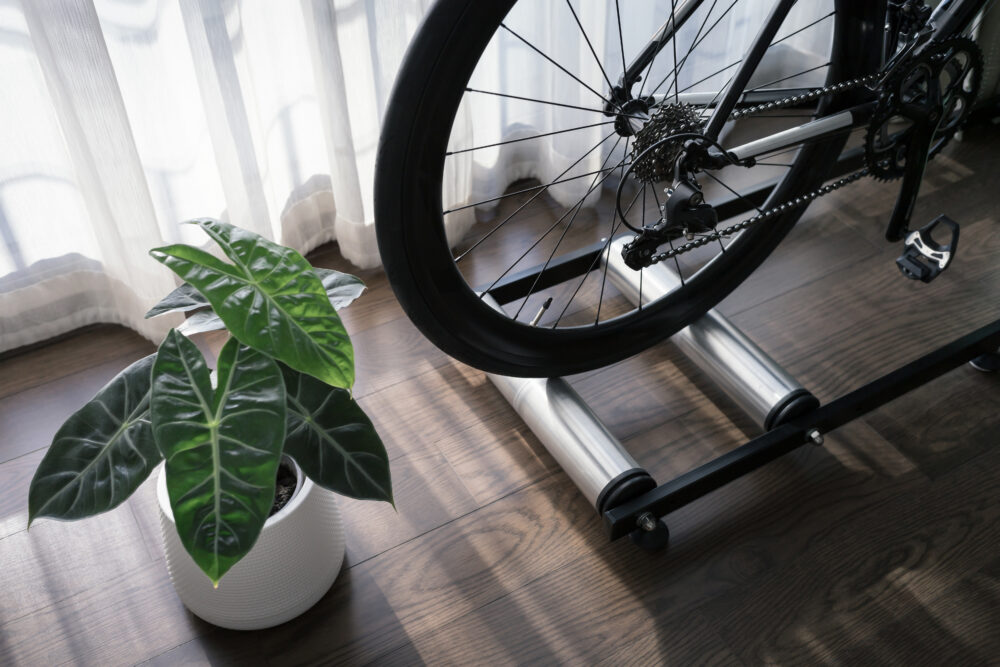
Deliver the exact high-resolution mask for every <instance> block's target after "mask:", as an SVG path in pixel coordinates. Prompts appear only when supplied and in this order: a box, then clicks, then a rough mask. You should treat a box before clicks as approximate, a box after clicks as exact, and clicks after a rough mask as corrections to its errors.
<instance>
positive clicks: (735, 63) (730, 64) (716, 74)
mask: <svg viewBox="0 0 1000 667" xmlns="http://www.w3.org/2000/svg"><path fill="white" fill-rule="evenodd" d="M741 62H743V61H742V60H737V61H736V62H734V63H729V64H728V65H726V66H725V67H723V68H722V69H720V70H716V71H714V72H712V73H711V74H709V75H708V76H706V77H705V78H704V79H699V80H697V81H695V82H694V83H692V84H691V85H690V86H686V87H685V88H681V90H680V92H678V95H679V94H680V93H686V92H687V91H689V90H691V89H692V88H694V87H695V86H697V85H698V84H699V83H704V82H706V81H708V80H709V79H711V78H712V77H713V76H718V75H719V74H722V73H723V72H725V71H726V70H727V69H730V68H732V67H736V66H737V65H739V64H740V63H741ZM727 85H728V84H727ZM725 88H726V86H723V87H722V88H720V89H719V92H721V91H722V90H724V89H725ZM719 92H717V93H716V94H715V97H714V98H712V101H713V102H714V101H715V100H716V99H717V98H718V96H719ZM706 106H711V104H708V105H706Z"/></svg>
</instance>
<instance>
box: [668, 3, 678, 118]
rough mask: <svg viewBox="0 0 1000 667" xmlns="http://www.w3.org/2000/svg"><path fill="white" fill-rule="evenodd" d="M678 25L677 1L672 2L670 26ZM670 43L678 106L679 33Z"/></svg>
mask: <svg viewBox="0 0 1000 667" xmlns="http://www.w3.org/2000/svg"><path fill="white" fill-rule="evenodd" d="M676 24H677V0H670V25H676ZM670 43H671V45H672V46H673V47H674V104H677V102H678V96H679V95H680V93H679V92H677V32H676V31H674V34H673V35H672V36H671V38H670Z"/></svg>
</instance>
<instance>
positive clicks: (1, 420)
mask: <svg viewBox="0 0 1000 667" xmlns="http://www.w3.org/2000/svg"><path fill="white" fill-rule="evenodd" d="M143 356H145V355H144V354H143V353H142V352H139V353H136V352H134V351H132V352H128V353H127V354H125V355H121V356H117V357H113V358H111V360H109V361H105V362H102V363H100V364H96V365H94V366H93V367H91V368H87V369H84V370H81V371H78V372H76V373H71V374H69V375H66V376H64V377H61V378H58V379H52V380H50V381H49V382H46V383H45V384H40V385H36V386H34V387H31V388H30V389H25V390H24V391H21V392H18V393H16V394H13V395H11V396H7V397H6V398H4V399H3V400H0V463H3V462H4V461H9V460H11V459H14V458H17V457H19V456H23V455H24V454H27V453H29V452H33V451H35V450H37V449H41V448H43V447H46V448H47V447H48V446H49V445H50V444H51V443H52V437H53V436H54V435H55V434H56V431H58V430H59V427H60V426H62V423H63V422H64V421H66V419H67V418H68V417H69V416H70V415H71V414H73V413H74V412H76V411H77V410H79V409H80V408H81V407H83V405H84V404H85V403H86V402H87V401H89V400H90V399H91V398H93V397H94V394H96V393H97V391H98V390H99V389H100V388H101V387H103V386H104V385H105V384H107V382H108V381H109V380H111V378H113V377H114V376H115V375H117V374H118V373H119V372H121V370H122V369H124V368H125V367H126V366H128V365H129V364H130V363H132V362H133V361H136V360H138V359H141V358H142V357H143Z"/></svg>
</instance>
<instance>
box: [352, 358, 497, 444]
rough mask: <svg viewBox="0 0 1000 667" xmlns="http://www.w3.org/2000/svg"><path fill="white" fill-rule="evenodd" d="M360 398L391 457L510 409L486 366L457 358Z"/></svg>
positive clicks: (441, 438) (437, 440) (435, 440)
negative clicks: (480, 367) (480, 368)
mask: <svg viewBox="0 0 1000 667" xmlns="http://www.w3.org/2000/svg"><path fill="white" fill-rule="evenodd" d="M358 404H359V405H361V407H362V408H364V410H365V412H366V413H367V414H368V416H369V417H370V418H371V420H372V423H373V424H374V425H375V429H376V430H377V431H378V433H379V435H380V436H381V438H382V440H383V442H385V446H386V450H387V451H388V453H389V458H390V460H392V459H395V458H397V457H400V456H403V455H404V454H407V453H417V454H419V453H421V452H425V451H427V447H429V446H433V445H435V444H436V443H438V442H440V441H441V440H443V439H445V438H447V437H449V436H452V435H455V434H457V433H460V432H462V431H464V430H466V429H469V428H472V427H473V426H475V425H477V424H479V423H480V422H481V421H482V420H484V419H489V418H490V417H492V416H493V415H495V414H497V413H498V412H503V411H506V410H508V409H509V408H508V406H507V403H506V401H504V400H503V397H502V396H501V395H500V393H499V392H498V391H497V390H496V389H495V388H494V387H493V385H492V383H490V381H489V380H487V379H486V375H485V374H484V373H483V372H482V371H478V370H475V369H473V368H471V367H469V366H466V365H464V364H462V363H459V362H457V361H454V360H449V361H448V362H447V363H445V364H442V365H441V366H438V367H436V368H433V369H431V370H429V371H426V372H424V373H421V374H420V375H416V376H414V377H412V378H409V379H407V380H403V381H402V382H399V383H396V384H394V385H390V386H388V387H386V388H385V389H383V390H381V391H377V392H374V393H371V394H368V395H366V396H363V397H361V398H359V399H358Z"/></svg>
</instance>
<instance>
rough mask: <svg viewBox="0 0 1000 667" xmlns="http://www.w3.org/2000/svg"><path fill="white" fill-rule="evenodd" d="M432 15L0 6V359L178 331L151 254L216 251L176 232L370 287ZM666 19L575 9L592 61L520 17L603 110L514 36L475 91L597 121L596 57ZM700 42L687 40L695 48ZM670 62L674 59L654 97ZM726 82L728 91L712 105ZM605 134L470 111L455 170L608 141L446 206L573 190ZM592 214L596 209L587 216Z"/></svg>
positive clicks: (734, 27)
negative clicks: (405, 76)
mask: <svg viewBox="0 0 1000 667" xmlns="http://www.w3.org/2000/svg"><path fill="white" fill-rule="evenodd" d="M771 1H772V0H744V1H743V2H741V3H739V6H738V7H737V9H735V10H733V11H732V12H729V16H728V17H727V18H726V19H725V21H723V22H722V23H721V24H720V25H719V27H718V28H717V29H716V33H717V34H716V36H715V37H713V39H715V40H716V41H714V42H711V41H710V42H708V43H706V49H705V50H703V51H702V52H701V53H699V55H698V56H697V58H693V59H692V63H691V65H690V66H689V67H687V68H686V69H685V77H688V78H686V79H683V80H681V82H680V83H681V85H687V84H689V83H691V82H693V81H694V78H691V77H695V76H696V75H699V73H704V72H706V71H707V70H706V69H705V68H707V67H710V66H711V65H713V64H717V63H718V62H719V58H723V57H728V55H729V54H731V53H738V52H739V51H740V50H741V49H742V47H743V45H744V44H745V43H746V42H747V40H748V39H749V38H750V37H751V36H752V32H753V30H755V28H756V24H755V19H756V18H759V16H760V15H761V13H762V11H763V9H764V8H765V6H766V5H769V4H770V2H771ZM430 4H431V0H405V1H404V0H299V1H298V2H294V1H292V0H282V1H281V2H278V1H277V0H7V2H5V3H0V90H3V91H4V104H3V105H0V146H2V151H0V352H2V351H5V350H10V349H12V348H17V347H19V346H22V345H26V344H29V343H33V342H36V341H39V340H43V339H45V338H47V337H51V336H55V335H58V334H60V333H63V332H66V331H68V330H71V329H73V328H76V327H79V326H83V325H86V324H90V323H94V322H117V323H121V324H124V325H126V326H129V327H131V328H133V329H135V330H136V331H138V332H140V333H141V334H142V335H145V336H147V337H149V338H150V339H152V340H154V341H158V340H159V339H160V337H161V336H162V335H163V334H164V333H165V331H166V330H167V328H168V327H169V326H171V325H174V324H176V323H177V319H176V318H175V319H173V320H170V319H169V318H167V319H164V318H156V319H153V320H145V319H143V314H144V313H145V311H146V310H147V309H148V308H149V307H150V306H151V305H153V304H154V303H155V302H156V301H157V300H158V299H159V298H160V297H161V296H162V295H164V294H165V293H166V292H168V291H169V290H170V289H171V288H172V287H173V286H174V285H175V279H174V278H173V276H172V274H171V273H170V272H169V271H168V270H167V269H165V268H164V267H162V266H160V265H159V264H158V263H157V262H155V261H154V260H152V259H151V258H150V257H149V256H148V255H147V252H148V250H149V249H150V248H152V247H155V246H158V245H163V244H168V243H175V242H185V243H195V244H204V243H205V242H206V239H204V237H202V236H201V235H200V234H199V232H198V231H197V230H196V229H195V228H193V227H190V226H184V225H180V224H179V223H180V222H181V221H183V220H186V219H191V218H196V217H204V216H211V217H218V218H221V219H223V220H227V221H229V222H232V223H234V224H237V225H239V226H241V227H245V228H248V229H251V230H253V231H255V232H257V233H259V234H262V235H264V236H266V237H268V238H271V239H275V240H277V241H279V242H281V243H284V244H286V245H290V246H292V247H295V248H296V249H298V250H300V251H302V252H307V251H309V250H311V249H312V248H314V247H316V246H318V245H320V244H322V243H325V242H328V241H333V240H336V241H337V242H338V244H339V247H340V251H341V253H342V254H343V255H344V257H346V258H347V259H349V260H350V261H351V262H353V263H354V264H355V265H357V266H359V267H372V266H376V265H377V264H378V263H379V258H378V251H377V248H376V244H375V236H374V220H373V201H372V196H373V195H372V182H373V178H374V169H375V157H376V155H375V154H376V148H377V143H378V136H379V128H380V125H381V120H382V116H383V113H384V109H385V104H386V102H387V99H388V97H389V93H390V90H391V86H392V82H393V78H394V77H395V73H396V71H397V70H398V68H399V65H400V63H401V62H402V59H403V56H404V52H405V49H406V45H407V44H408V42H409V41H410V39H411V37H412V35H413V33H414V32H415V31H416V29H417V27H418V25H419V22H420V20H421V17H422V16H423V14H424V13H425V11H426V10H427V8H428V7H429V5H430ZM715 4H716V3H704V5H705V7H706V8H707V7H708V6H709V5H711V6H713V7H714V6H715ZM806 4H808V5H809V6H808V8H802V9H797V10H796V11H799V12H800V13H803V14H804V15H810V14H813V15H818V12H819V9H818V7H819V6H821V5H825V4H827V3H825V2H817V3H799V6H800V7H802V6H803V5H806ZM670 5H671V2H670V1H669V0H650V1H649V2H642V3H633V2H630V3H628V7H629V10H630V11H629V12H627V15H626V16H624V17H623V18H624V22H623V24H622V26H621V32H619V26H618V22H617V20H616V19H617V14H616V11H615V9H616V3H615V2H613V1H611V0H584V1H580V0H573V6H574V7H575V9H576V11H577V12H578V14H579V17H580V20H581V22H582V23H583V25H584V26H585V27H586V28H587V31H588V37H589V40H590V42H591V44H590V45H588V44H587V41H586V39H584V38H583V34H582V33H581V32H580V31H579V30H578V29H577V27H576V25H575V23H574V22H573V20H572V15H571V14H570V13H568V9H567V5H566V3H564V2H554V1H553V2H548V1H547V0H538V1H537V2H522V3H519V4H518V5H517V6H516V7H515V9H514V11H513V12H512V14H511V16H510V17H508V21H507V23H508V24H509V25H510V26H512V27H514V26H517V27H516V28H515V29H516V30H518V31H519V34H521V35H522V36H523V37H525V38H526V39H528V40H529V41H531V42H532V43H534V44H537V45H538V48H540V49H542V50H543V51H545V52H546V53H547V54H550V55H551V56H552V57H553V58H555V59H556V60H558V61H560V62H562V63H565V64H567V65H569V66H570V68H571V69H572V70H573V71H576V72H579V76H580V77H581V79H582V80H583V81H584V82H585V83H586V84H587V86H589V87H590V88H592V89H593V91H589V90H588V89H587V88H585V87H583V86H581V85H580V84H579V82H577V81H574V80H573V79H572V78H570V77H567V76H566V75H565V74H564V73H562V72H560V71H559V70H557V69H555V68H553V67H550V66H548V65H546V64H545V62H544V61H541V60H539V55H538V53H537V52H533V51H532V50H531V49H530V48H528V47H527V46H526V45H525V44H524V42H523V41H521V40H520V39H519V38H518V37H516V36H515V35H513V34H508V33H506V32H503V31H501V32H499V33H498V35H497V37H496V39H495V40H494V43H493V44H492V45H491V46H490V47H489V49H488V50H487V52H486V53H485V54H484V56H483V58H482V59H481V61H480V63H479V67H478V69H477V72H476V75H475V76H474V78H473V82H474V85H476V86H477V87H481V88H483V89H487V90H494V91H498V92H504V93H509V94H516V95H524V96H528V97H535V98H541V99H559V100H562V101H563V102H567V101H570V102H573V103H575V104H578V105H579V106H584V107H587V108H592V107H597V108H600V107H601V106H602V105H603V102H602V101H601V100H600V99H599V98H598V95H597V93H595V92H594V91H605V90H606V89H607V83H606V80H605V77H604V74H603V73H602V71H601V69H600V68H599V67H597V66H596V61H595V59H594V56H593V54H592V53H591V51H590V46H593V48H594V49H595V50H596V51H597V53H598V54H600V55H601V56H602V58H604V59H605V60H606V61H607V62H617V60H620V59H621V58H622V55H623V54H622V51H624V52H625V53H624V55H625V57H626V59H627V58H631V57H634V55H635V53H636V52H637V51H638V49H640V48H641V46H642V45H643V44H645V42H646V41H647V40H648V39H649V38H650V37H651V36H652V34H654V32H655V31H656V29H657V27H658V26H659V25H661V24H662V22H663V19H664V17H665V16H667V15H669V8H670ZM721 11H722V9H721V3H720V9H719V10H718V12H721ZM696 23H697V22H696V21H692V23H691V25H689V26H685V28H684V30H683V31H682V37H681V38H680V45H681V46H682V47H683V46H684V44H685V43H686V42H685V40H689V41H690V40H692V39H693V37H694V31H695V29H696V27H697V25H696ZM810 39H812V38H810V37H808V36H806V37H803V38H796V40H798V41H802V42H803V43H805V42H808V41H809V40H810ZM796 40H790V44H791V43H794V42H795V41H796ZM713 44H714V45H713ZM713 49H714V51H713ZM672 61H673V56H672V54H667V53H666V51H664V52H663V53H661V56H660V57H658V60H657V63H656V65H655V66H654V68H653V69H652V71H651V73H650V76H649V81H650V84H651V86H652V83H653V82H655V81H659V80H660V79H661V77H663V76H664V75H666V74H667V73H669V71H670V68H671V67H672ZM713 82H714V85H716V86H719V85H721V84H722V83H723V82H724V78H723V79H719V78H718V77H716V78H715V79H711V78H710V79H709V80H708V83H707V84H704V85H712V84H713ZM644 85H645V84H644ZM668 88H669V86H668ZM647 92H649V91H648V89H647ZM661 92H662V91H661ZM574 101H575V102H574ZM607 120H608V119H607V118H606V117H604V116H603V115H601V114H600V113H597V114H596V117H595V114H594V112H592V111H581V110H579V109H570V108H565V107H556V106H551V105H544V104H532V103H529V102H524V101H518V100H514V99H510V98H499V97H495V96H492V97H491V96H485V95H484V96H473V95H469V96H467V99H466V102H464V103H463V105H462V108H461V109H460V111H459V114H458V117H457V118H456V119H455V124H454V131H453V134H452V140H451V149H452V150H461V149H465V148H471V147H476V146H481V145H483V144H488V143H495V142H500V141H508V140H510V139H512V138H518V137H528V136H530V135H532V134H536V133H540V132H552V131H554V130H556V129H561V128H565V127H572V126H576V125H588V124H589V125H594V126H593V127H586V128H584V129H581V130H579V131H575V132H571V133H564V134H556V135H553V136H552V137H549V138H547V139H545V140H544V141H533V142H527V141H526V142H519V143H513V144H506V145H504V146H502V147H496V148H492V149H487V150H476V151H472V152H468V153H462V154H460V155H456V156H454V158H453V159H449V161H448V163H447V167H446V174H445V179H444V184H443V193H442V195H443V200H444V202H445V205H446V206H464V205H468V204H475V203H476V202H480V201H482V200H488V199H490V198H493V197H496V196H497V195H498V194H500V193H502V192H503V191H504V189H505V188H506V187H507V186H508V185H509V184H510V183H511V182H513V181H515V180H518V179H523V178H537V179H539V180H541V181H548V180H555V179H557V178H565V177H572V176H575V175H579V174H582V173H585V172H591V171H594V170H597V169H599V168H600V167H601V165H602V164H607V163H608V162H607V161H608V160H619V159H621V157H622V156H623V155H624V154H625V148H626V146H625V142H624V141H621V140H618V141H617V143H616V137H611V138H609V139H608V140H607V141H606V142H604V143H601V144H600V145H598V142H599V141H600V139H601V138H602V137H604V136H606V135H607V133H608V132H609V131H610V128H611V126H610V125H600V126H598V125H596V123H598V122H601V121H607ZM590 146H595V150H594V151H593V152H592V153H591V154H588V155H587V156H586V157H585V158H584V159H582V160H580V161H579V162H578V163H577V164H574V162H575V161H576V160H577V159H578V158H579V157H580V154H581V152H582V151H581V147H590ZM612 183H614V179H609V181H608V184H612ZM589 184H590V179H589V178H587V179H584V178H580V179H575V180H571V181H567V182H566V183H564V184H561V185H557V186H554V187H553V188H551V190H550V192H549V195H551V196H552V198H553V199H555V200H556V201H557V202H559V203H563V204H568V203H571V202H575V201H576V200H577V199H579V198H580V197H581V196H583V195H585V194H586V193H587V189H588V187H589ZM598 196H600V192H599V191H595V192H593V193H592V194H591V199H589V200H588V202H587V203H589V202H590V201H594V200H596V198H597V197H598ZM493 206H494V204H491V203H489V202H487V203H486V204H482V205H480V206H471V207H469V208H465V209H463V210H462V211H460V212H458V213H455V214H452V215H449V216H448V218H447V221H448V230H447V231H448V234H449V237H450V238H451V239H452V240H453V241H457V240H458V239H459V238H460V237H461V236H462V234H463V233H464V232H465V230H466V229H467V228H468V227H469V225H471V224H472V222H473V221H474V220H475V219H476V216H477V215H484V214H486V215H488V214H489V213H490V211H491V208H492V207H493Z"/></svg>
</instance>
